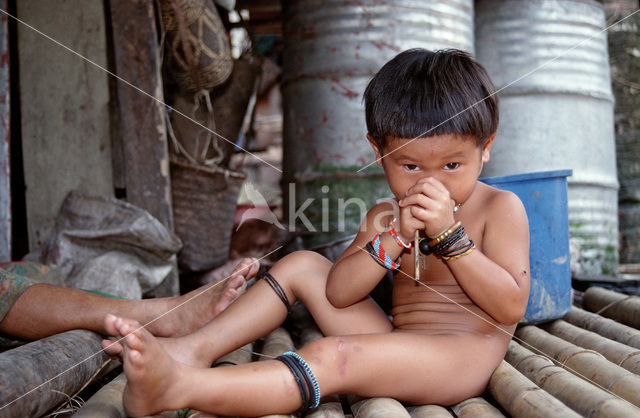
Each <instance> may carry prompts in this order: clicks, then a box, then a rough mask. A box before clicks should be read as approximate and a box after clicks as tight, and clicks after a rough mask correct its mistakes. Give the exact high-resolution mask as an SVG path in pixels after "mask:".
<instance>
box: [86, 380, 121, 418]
mask: <svg viewBox="0 0 640 418" xmlns="http://www.w3.org/2000/svg"><path fill="white" fill-rule="evenodd" d="M126 384H127V378H126V376H125V375H124V373H120V374H119V375H118V376H116V378H115V379H113V380H112V381H111V382H109V383H107V384H106V385H104V386H103V387H102V388H101V389H100V390H99V391H97V392H96V393H95V394H94V395H93V396H92V397H91V398H89V400H87V402H86V403H85V404H84V405H83V406H82V408H80V409H79V410H78V411H76V413H75V414H73V416H74V418H95V417H100V418H126V417H127V414H126V412H125V411H124V404H123V403H122V393H123V392H124V387H125V386H126Z"/></svg>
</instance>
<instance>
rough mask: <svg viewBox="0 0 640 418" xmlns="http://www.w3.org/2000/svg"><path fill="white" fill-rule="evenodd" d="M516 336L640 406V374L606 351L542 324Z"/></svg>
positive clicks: (579, 373)
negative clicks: (575, 341)
mask: <svg viewBox="0 0 640 418" xmlns="http://www.w3.org/2000/svg"><path fill="white" fill-rule="evenodd" d="M516 336H517V337H518V338H520V339H522V340H523V341H525V342H526V343H527V344H528V346H529V345H531V346H533V347H535V348H536V349H538V350H540V351H541V352H543V353H544V354H545V355H547V356H550V357H553V358H554V359H556V360H557V361H558V362H559V363H560V364H561V365H562V366H563V367H564V368H565V369H567V370H569V371H570V372H572V373H574V374H576V375H578V376H580V377H582V378H583V379H587V380H589V381H590V382H592V383H594V384H597V385H599V386H601V387H602V388H604V389H606V390H608V391H611V392H613V393H615V394H616V395H618V396H620V397H622V398H624V399H626V400H628V401H629V402H631V403H632V404H634V405H636V406H640V376H638V375H636V374H633V373H631V372H630V371H628V370H625V369H623V368H622V367H620V366H617V365H615V364H613V363H611V362H610V361H609V360H607V359H605V358H604V357H603V356H602V354H600V353H597V352H595V351H593V350H586V349H583V348H581V347H578V346H576V345H573V344H571V343H569V342H567V341H564V340H563V339H562V338H558V337H556V336H553V335H551V334H549V333H547V332H545V331H543V330H541V329H540V328H538V327H535V326H532V325H530V326H525V327H522V328H520V329H518V330H517V331H516Z"/></svg>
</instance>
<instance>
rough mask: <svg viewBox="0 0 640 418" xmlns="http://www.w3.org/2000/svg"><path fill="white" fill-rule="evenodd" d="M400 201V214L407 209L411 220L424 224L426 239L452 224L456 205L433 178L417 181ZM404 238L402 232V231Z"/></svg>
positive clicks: (447, 192) (440, 184)
mask: <svg viewBox="0 0 640 418" xmlns="http://www.w3.org/2000/svg"><path fill="white" fill-rule="evenodd" d="M406 195H407V197H405V198H404V199H402V200H400V202H398V204H399V205H400V214H401V215H403V214H404V213H403V212H405V209H408V212H409V213H410V215H411V217H412V218H415V219H416V220H419V221H421V222H422V223H423V224H424V231H425V234H427V236H428V237H431V238H433V237H435V236H437V235H438V234H440V233H441V232H442V231H445V230H446V229H447V228H449V227H450V226H451V225H453V224H454V222H455V220H454V218H453V208H454V207H455V205H456V203H455V201H454V200H453V199H451V196H450V195H449V191H448V190H447V188H446V187H444V185H443V184H442V183H440V182H439V181H438V180H436V179H434V178H433V177H426V178H422V179H420V180H418V181H417V182H416V184H415V185H413V186H411V187H410V188H409V190H407V192H406ZM403 236H404V231H403Z"/></svg>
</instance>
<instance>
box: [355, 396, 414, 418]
mask: <svg viewBox="0 0 640 418" xmlns="http://www.w3.org/2000/svg"><path fill="white" fill-rule="evenodd" d="M351 410H352V411H353V416H354V418H411V416H410V415H409V412H407V410H406V409H405V407H404V406H402V404H401V403H400V402H398V401H397V400H395V399H393V398H371V399H364V400H362V401H360V402H356V403H355V404H353V405H351Z"/></svg>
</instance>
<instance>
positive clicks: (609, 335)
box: [77, 288, 640, 418]
mask: <svg viewBox="0 0 640 418" xmlns="http://www.w3.org/2000/svg"><path fill="white" fill-rule="evenodd" d="M592 289H593V290H590V289H588V290H587V291H586V292H585V299H586V300H592V299H593V298H596V299H598V297H600V296H603V295H604V296H605V297H606V300H607V301H608V302H597V303H592V302H589V303H591V304H592V305H593V306H598V310H601V311H602V310H603V308H604V309H605V310H609V311H610V312H613V313H615V315H617V316H615V315H613V314H609V315H607V316H609V317H613V318H614V319H617V320H618V321H620V322H617V321H615V320H614V319H610V318H605V317H604V316H603V315H602V312H600V313H594V312H589V311H586V310H583V309H580V308H579V307H577V306H574V307H573V308H572V309H571V312H569V314H567V315H566V316H565V317H563V318H562V319H558V320H555V321H551V322H549V323H546V324H541V325H540V326H534V325H524V326H520V327H519V328H518V330H517V332H516V335H515V336H514V339H513V340H512V342H511V344H510V345H509V349H508V352H507V355H506V356H505V359H504V361H503V362H502V363H501V364H500V366H498V368H497V369H496V371H495V372H494V373H493V375H492V377H491V381H490V383H489V387H488V388H487V390H486V392H485V393H484V394H483V396H481V397H477V398H471V399H467V400H465V401H464V402H461V403H459V404H457V405H453V406H450V407H442V406H439V405H423V406H406V405H403V404H401V403H400V402H398V401H396V400H394V399H389V398H376V399H356V398H354V397H351V396H342V397H336V396H330V397H327V398H323V402H322V404H321V405H320V407H319V408H317V409H316V410H314V411H311V412H309V413H307V414H306V415H305V417H309V418H334V417H354V418H396V417H398V418H399V417H412V418H422V417H463V418H467V417H474V418H475V417H481V418H492V417H505V416H507V417H509V416H511V417H516V418H520V417H563V418H564V417H572V416H575V417H580V416H584V417H605V418H608V417H612V418H613V417H616V418H619V417H640V408H639V406H640V395H639V394H640V374H639V373H640V367H638V365H639V364H640V330H639V329H637V328H634V327H633V326H629V324H628V323H629V322H631V324H632V325H635V323H636V322H633V321H637V317H636V316H635V315H632V314H631V313H630V312H627V309H636V307H637V303H638V302H639V301H640V297H635V296H628V295H622V294H619V293H617V294H616V292H611V291H608V290H607V291H603V290H602V289H600V288H592ZM603 312H604V311H603ZM294 317H295V318H294V321H289V322H288V323H287V328H286V329H285V328H278V329H277V330H275V331H274V332H273V333H272V334H271V335H269V336H267V337H266V338H265V339H263V340H262V341H259V342H256V344H255V345H254V346H253V347H252V346H245V347H243V348H242V349H239V350H237V351H236V352H234V353H231V354H229V355H228V356H225V358H222V359H220V360H218V362H217V365H214V367H224V366H226V365H229V364H238V363H245V362H250V361H258V360H259V358H260V357H261V356H260V355H256V354H255V352H254V354H253V355H252V354H251V352H252V351H253V350H254V349H255V350H256V351H257V352H260V353H261V354H262V353H265V354H267V355H268V356H275V355H278V354H280V353H282V352H284V351H288V350H290V349H292V348H294V347H298V348H299V347H300V346H301V345H304V344H306V343H308V342H309V341H313V340H314V339H316V338H320V337H321V333H320V331H319V330H318V329H317V327H315V325H314V324H312V323H310V322H309V318H308V317H305V316H304V315H301V316H300V315H297V316H296V315H294ZM623 322H627V324H624V323H623ZM122 387H123V378H122V377H118V378H117V379H114V381H113V382H111V383H109V384H108V385H106V386H105V387H104V388H103V389H102V390H101V391H99V392H98V393H96V395H94V397H96V398H97V399H98V401H99V402H104V399H105V397H104V396H103V395H101V392H103V391H110V392H113V391H114V390H120V391H121V388H122ZM110 398H111V399H113V400H114V401H115V402H116V405H111V406H109V408H107V407H106V406H105V407H104V408H103V409H104V411H105V412H104V413H102V414H97V413H95V412H93V411H96V410H97V408H96V407H95V406H93V407H92V406H91V405H92V399H90V400H89V401H88V402H87V404H86V406H85V408H93V409H92V410H91V411H92V413H91V414H86V413H85V412H83V410H84V409H85V408H81V409H80V410H79V411H78V413H77V415H78V416H79V417H124V412H123V409H122V404H121V399H120V397H119V396H115V397H114V396H110ZM87 411H88V409H87ZM107 411H109V412H107ZM114 411H115V412H114ZM182 414H183V415H181V416H186V417H189V418H204V417H212V415H208V414H204V413H201V412H197V411H187V412H185V411H182ZM177 416H178V415H177V412H176V411H172V412H165V413H163V414H160V415H157V417H177ZM278 417H281V418H286V417H296V415H270V416H269V418H278ZM265 418H266V417H265Z"/></svg>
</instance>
